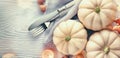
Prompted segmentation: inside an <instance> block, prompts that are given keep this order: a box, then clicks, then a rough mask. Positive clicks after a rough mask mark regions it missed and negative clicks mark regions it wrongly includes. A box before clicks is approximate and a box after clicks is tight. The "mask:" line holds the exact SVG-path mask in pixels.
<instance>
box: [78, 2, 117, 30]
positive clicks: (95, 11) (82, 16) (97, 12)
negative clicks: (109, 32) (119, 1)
mask: <svg viewBox="0 0 120 58" xmlns="http://www.w3.org/2000/svg"><path fill="white" fill-rule="evenodd" d="M116 11H117V6H116V4H115V3H114V2H113V0H83V1H82V2H81V3H80V5H79V10H78V17H79V20H80V21H81V22H82V23H83V24H84V25H85V27H86V28H88V29H92V30H95V31H96V30H101V29H103V28H106V27H107V25H109V24H110V23H112V22H113V20H114V19H115V17H116Z"/></svg>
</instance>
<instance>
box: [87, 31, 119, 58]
mask: <svg viewBox="0 0 120 58" xmlns="http://www.w3.org/2000/svg"><path fill="white" fill-rule="evenodd" d="M86 51H87V58H120V36H119V35H118V34H117V33H115V32H114V31H109V30H103V31H100V32H97V33H95V34H93V35H92V36H91V37H90V40H89V41H88V43H87V46H86Z"/></svg>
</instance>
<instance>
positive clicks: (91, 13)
mask: <svg viewBox="0 0 120 58" xmlns="http://www.w3.org/2000/svg"><path fill="white" fill-rule="evenodd" d="M93 12H94V11H91V12H89V13H88V14H87V15H86V16H85V17H83V18H84V19H86V17H88V16H89V15H90V14H92V13H93Z"/></svg>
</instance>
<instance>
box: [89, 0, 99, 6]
mask: <svg viewBox="0 0 120 58" xmlns="http://www.w3.org/2000/svg"><path fill="white" fill-rule="evenodd" d="M89 1H90V3H91V4H92V5H94V7H96V4H97V0H94V1H95V2H93V1H92V0H89ZM95 3H96V4H95Z"/></svg>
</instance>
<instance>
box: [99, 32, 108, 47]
mask: <svg viewBox="0 0 120 58" xmlns="http://www.w3.org/2000/svg"><path fill="white" fill-rule="evenodd" d="M104 31H106V30H104ZM104 31H103V32H104ZM100 35H101V37H102V39H103V42H104V46H106V45H107V43H106V42H105V40H104V39H105V38H104V36H103V35H102V32H100Z"/></svg>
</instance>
